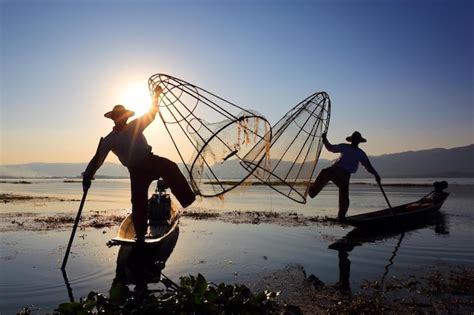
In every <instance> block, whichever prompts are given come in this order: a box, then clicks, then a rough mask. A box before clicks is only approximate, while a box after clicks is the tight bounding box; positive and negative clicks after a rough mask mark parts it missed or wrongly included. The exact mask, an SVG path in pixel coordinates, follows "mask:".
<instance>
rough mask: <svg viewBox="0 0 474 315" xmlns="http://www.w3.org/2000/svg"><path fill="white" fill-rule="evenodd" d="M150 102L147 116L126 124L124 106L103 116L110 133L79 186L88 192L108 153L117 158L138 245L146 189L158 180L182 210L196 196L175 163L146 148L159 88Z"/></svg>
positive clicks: (144, 228)
mask: <svg viewBox="0 0 474 315" xmlns="http://www.w3.org/2000/svg"><path fill="white" fill-rule="evenodd" d="M154 92H155V93H154V96H153V101H152V104H151V108H150V110H149V111H148V113H146V114H144V115H143V116H142V117H139V118H137V119H134V120H132V121H130V122H128V123H127V120H128V119H129V118H130V117H132V116H133V115H134V114H135V113H134V112H133V111H130V110H127V109H126V108H125V107H124V106H123V105H116V106H114V108H113V110H112V111H110V112H107V113H105V114H104V116H105V117H107V118H110V119H112V120H113V121H114V123H115V126H114V127H113V129H112V131H111V132H110V133H109V134H108V135H107V136H106V137H105V138H103V139H102V141H101V143H100V145H99V148H98V149H97V153H96V154H95V155H94V157H93V158H92V160H91V161H90V162H89V165H88V166H87V169H86V170H85V172H84V173H83V181H82V185H83V187H84V190H87V189H89V187H90V185H91V180H92V179H93V177H94V174H95V173H96V171H97V170H98V169H99V167H100V166H101V165H102V163H103V162H104V160H105V158H106V157H107V154H108V153H109V151H112V152H113V153H115V155H117V157H118V158H119V160H120V162H121V163H122V164H123V165H124V166H126V167H127V168H128V171H129V173H130V183H131V190H132V217H133V225H134V228H135V233H136V239H137V242H143V241H144V240H145V234H146V232H147V215H148V211H147V210H148V187H149V186H150V184H151V183H152V182H153V181H154V180H156V179H159V178H160V177H161V178H163V180H164V181H165V183H166V185H167V186H169V188H170V189H171V192H172V193H173V194H174V196H175V197H176V198H177V199H178V201H179V203H180V204H181V206H182V207H183V208H185V207H187V206H189V205H191V204H192V203H193V202H194V200H195V194H194V192H193V191H192V190H191V188H190V187H189V185H188V182H187V181H186V178H185V177H184V175H183V174H182V173H181V171H180V170H179V168H178V166H177V165H176V163H174V162H172V161H170V160H168V159H166V158H163V157H160V156H157V155H154V154H153V153H152V152H151V146H149V145H148V143H147V141H146V139H145V136H144V135H143V131H144V129H145V128H146V127H147V126H148V125H149V124H150V123H151V122H152V121H153V120H154V119H155V116H156V114H157V113H158V111H159V107H158V98H159V96H160V95H161V93H162V89H161V87H160V86H157V87H156V89H155V91H154Z"/></svg>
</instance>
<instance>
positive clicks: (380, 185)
mask: <svg viewBox="0 0 474 315" xmlns="http://www.w3.org/2000/svg"><path fill="white" fill-rule="evenodd" d="M377 184H379V187H380V190H381V191H382V194H383V196H384V197H385V201H386V202H387V204H388V207H389V208H390V209H392V206H391V205H390V202H389V201H388V198H387V195H386V194H385V191H384V190H383V187H382V184H381V183H380V182H377Z"/></svg>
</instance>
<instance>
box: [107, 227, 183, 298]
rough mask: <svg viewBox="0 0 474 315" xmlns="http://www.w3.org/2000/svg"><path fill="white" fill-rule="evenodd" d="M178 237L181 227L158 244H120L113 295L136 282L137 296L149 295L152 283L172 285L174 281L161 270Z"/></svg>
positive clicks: (111, 290) (111, 292)
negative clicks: (137, 245)
mask: <svg viewBox="0 0 474 315" xmlns="http://www.w3.org/2000/svg"><path fill="white" fill-rule="evenodd" d="M178 237H179V226H178V227H176V228H175V229H174V230H173V231H172V232H171V233H170V234H169V235H168V236H167V237H166V238H165V239H163V240H162V241H160V242H159V243H156V244H146V245H144V246H143V247H134V246H132V245H121V246H120V249H119V252H118V256H117V267H116V270H115V278H114V279H113V281H112V287H111V289H110V296H113V295H116V293H117V292H119V291H122V290H125V291H127V292H128V289H127V288H126V287H128V286H129V285H135V288H134V294H135V295H143V294H144V295H146V294H147V292H149V290H148V285H149V284H158V283H160V282H161V283H164V284H165V285H166V287H169V286H173V285H174V284H173V282H172V281H171V280H169V279H168V278H167V277H166V276H165V275H163V274H162V270H163V269H164V268H165V266H166V261H167V260H168V258H169V257H170V256H171V253H172V252H173V250H174V248H175V246H176V243H177V241H178ZM124 293H125V292H124Z"/></svg>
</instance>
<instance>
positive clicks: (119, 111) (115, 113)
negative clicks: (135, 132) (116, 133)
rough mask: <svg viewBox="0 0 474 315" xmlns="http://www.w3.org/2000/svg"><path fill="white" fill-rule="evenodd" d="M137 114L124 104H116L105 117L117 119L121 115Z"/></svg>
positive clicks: (130, 115)
mask: <svg viewBox="0 0 474 315" xmlns="http://www.w3.org/2000/svg"><path fill="white" fill-rule="evenodd" d="M133 115H135V112H134V111H131V110H128V109H126V108H125V106H123V105H115V106H114V108H113V109H112V110H111V111H110V112H107V113H105V114H104V117H107V118H110V119H117V118H121V117H126V118H128V117H132V116H133Z"/></svg>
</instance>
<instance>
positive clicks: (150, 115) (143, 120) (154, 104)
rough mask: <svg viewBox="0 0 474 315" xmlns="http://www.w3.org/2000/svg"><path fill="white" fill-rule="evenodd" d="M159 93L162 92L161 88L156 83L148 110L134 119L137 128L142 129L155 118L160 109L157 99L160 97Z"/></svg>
mask: <svg viewBox="0 0 474 315" xmlns="http://www.w3.org/2000/svg"><path fill="white" fill-rule="evenodd" d="M161 93H163V89H162V88H161V86H159V85H157V86H156V87H155V93H154V94H153V99H152V101H151V106H150V110H149V111H148V112H147V113H146V114H144V115H143V116H142V117H140V118H138V119H136V120H135V121H136V124H137V128H139V129H140V131H143V130H144V129H145V128H146V127H148V125H149V124H150V123H151V122H152V121H153V120H155V117H156V114H157V113H158V112H159V111H160V107H159V106H158V100H159V98H160V95H161Z"/></svg>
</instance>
